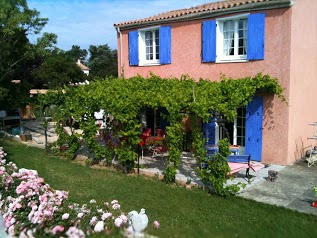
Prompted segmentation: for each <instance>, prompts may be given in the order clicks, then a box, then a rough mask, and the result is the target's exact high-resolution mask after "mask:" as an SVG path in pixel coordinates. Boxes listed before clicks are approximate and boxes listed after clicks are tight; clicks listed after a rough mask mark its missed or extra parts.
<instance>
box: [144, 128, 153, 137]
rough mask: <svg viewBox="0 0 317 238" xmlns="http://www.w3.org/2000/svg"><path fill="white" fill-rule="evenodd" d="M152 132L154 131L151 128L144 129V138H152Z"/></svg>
mask: <svg viewBox="0 0 317 238" xmlns="http://www.w3.org/2000/svg"><path fill="white" fill-rule="evenodd" d="M151 131H152V129H151V128H143V129H142V136H148V137H149V136H151Z"/></svg>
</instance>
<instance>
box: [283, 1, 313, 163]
mask: <svg viewBox="0 0 317 238" xmlns="http://www.w3.org/2000/svg"><path fill="white" fill-rule="evenodd" d="M316 12H317V1H311V0H295V1H294V5H293V7H292V28H291V36H292V37H291V71H290V82H291V84H290V101H289V115H290V116H289V125H290V130H289V135H288V143H289V150H288V162H289V163H291V162H292V161H294V160H295V159H299V158H300V157H301V155H302V154H303V153H304V152H305V151H306V150H307V149H308V148H309V147H310V145H311V144H312V142H313V141H312V140H307V137H309V136H312V134H313V131H314V129H315V128H314V127H312V126H309V125H308V124H309V123H312V122H316V121H317V108H316V106H315V102H316V101H317V97H316V95H317V26H316V22H317V14H316ZM316 145H317V141H316Z"/></svg>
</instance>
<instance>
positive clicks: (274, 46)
mask: <svg viewBox="0 0 317 238" xmlns="http://www.w3.org/2000/svg"><path fill="white" fill-rule="evenodd" d="M316 12H317V1H311V0H227V1H220V2H212V3H209V4H204V5H201V6H197V7H193V8H189V9H181V10H174V11H170V12H165V13H162V14H158V15H156V16H152V17H148V18H144V19H139V20H133V21H127V22H121V23H117V24H115V28H116V29H117V37H118V63H119V68H118V72H119V76H124V77H126V78H129V77H132V76H135V75H136V74H140V75H142V76H144V77H146V76H148V75H149V74H150V72H153V73H154V74H156V75H160V76H161V77H171V76H173V77H180V76H181V75H183V74H187V75H189V76H190V77H192V78H195V79H199V78H204V79H206V80H219V79H220V75H221V74H224V75H225V76H226V77H232V78H243V77H247V76H251V77H253V76H255V75H256V74H257V73H262V74H269V75H270V76H271V77H276V78H278V80H279V82H280V84H281V85H282V87H284V88H285V91H284V95H285V97H286V99H287V101H288V105H286V104H285V103H283V102H281V101H280V99H278V98H276V97H274V96H272V95H262V96H261V97H259V96H258V97H256V98H255V99H254V101H253V102H251V103H250V104H249V105H248V106H247V107H246V108H240V109H238V117H237V119H236V120H235V121H234V123H231V124H228V125H226V127H227V129H228V131H229V133H230V135H231V138H232V141H231V143H232V144H236V145H240V146H241V148H244V150H245V151H244V152H245V153H251V154H252V158H253V159H255V160H258V161H262V162H263V163H275V164H291V163H293V162H295V161H296V160H298V159H300V158H302V157H303V156H304V154H305V151H306V150H308V149H309V148H310V145H311V144H312V141H311V140H308V139H307V137H310V136H312V133H313V132H314V128H313V127H311V126H309V125H308V124H309V123H312V122H315V121H317V109H316V108H314V102H315V100H316V99H315V98H314V96H315V94H316V92H317V27H316V22H317V14H316ZM123 74H124V75H123ZM206 128H207V129H206ZM206 128H205V132H206V130H207V132H208V133H207V136H208V138H209V140H211V141H212V142H213V143H217V141H218V140H219V139H220V138H222V137H223V131H222V129H221V128H218V127H217V123H214V124H213V125H212V124H210V125H206Z"/></svg>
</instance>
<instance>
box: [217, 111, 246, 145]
mask: <svg viewBox="0 0 317 238" xmlns="http://www.w3.org/2000/svg"><path fill="white" fill-rule="evenodd" d="M238 117H240V118H244V120H246V112H245V114H244V115H238ZM239 126H240V127H241V125H239ZM227 129H228V128H227ZM244 129H245V127H244ZM223 133H224V130H223V129H221V128H220V127H219V125H218V123H217V124H216V128H215V136H216V138H215V144H218V142H219V140H220V138H225V135H224V134H223ZM240 137H241V135H240ZM243 137H244V144H245V131H244V136H243ZM232 139H233V144H234V145H237V144H238V120H237V118H235V119H234V121H233V138H232ZM240 146H241V147H243V148H244V147H245V145H244V146H243V145H240Z"/></svg>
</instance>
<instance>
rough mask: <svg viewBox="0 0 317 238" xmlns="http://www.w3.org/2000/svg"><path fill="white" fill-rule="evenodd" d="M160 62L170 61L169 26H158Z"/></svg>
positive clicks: (167, 62)
mask: <svg viewBox="0 0 317 238" xmlns="http://www.w3.org/2000/svg"><path fill="white" fill-rule="evenodd" d="M159 31H160V39H159V45H160V64H170V63H172V56H171V50H172V44H171V26H161V27H160V30H159Z"/></svg>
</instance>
